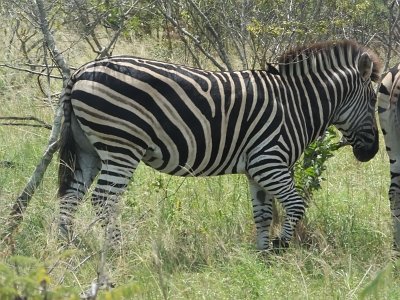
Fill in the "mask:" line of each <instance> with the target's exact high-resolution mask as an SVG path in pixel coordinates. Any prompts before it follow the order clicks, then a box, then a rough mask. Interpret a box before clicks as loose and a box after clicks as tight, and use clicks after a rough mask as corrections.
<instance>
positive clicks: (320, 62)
mask: <svg viewBox="0 0 400 300" xmlns="http://www.w3.org/2000/svg"><path fill="white" fill-rule="evenodd" d="M378 68H379V63H378V60H377V59H376V57H375V55H373V54H372V53H370V52H369V51H367V50H366V49H364V48H363V47H361V46H359V45H357V44H355V43H352V42H349V41H343V42H329V43H324V44H314V45H310V46H308V47H302V48H297V49H294V50H293V51H289V52H286V53H285V54H284V55H283V56H282V57H281V59H280V64H279V70H277V69H275V68H274V67H272V66H270V67H269V68H268V69H267V70H259V71H255V70H247V71H237V72H211V71H205V70H199V69H195V68H190V67H186V66H181V65H174V64H169V63H163V62H158V61H151V60H146V59H139V58H133V57H123V56H121V57H112V58H107V59H103V60H99V61H94V62H91V63H88V64H86V65H84V66H83V67H81V68H80V69H79V70H78V71H76V72H75V73H74V75H73V76H72V78H71V80H70V83H69V85H68V87H67V88H66V90H65V92H64V95H63V102H64V109H65V121H64V125H63V133H62V141H61V145H62V146H61V154H60V158H61V166H60V197H61V224H60V225H61V229H62V230H64V231H66V233H67V234H70V232H71V231H70V226H71V224H72V217H73V214H74V212H75V210H76V209H77V204H78V202H79V201H80V199H82V197H83V195H84V194H85V192H86V190H87V188H88V187H89V186H90V185H91V183H92V181H93V180H94V178H95V177H96V176H97V175H98V179H97V182H96V186H95V189H94V192H93V195H92V199H93V203H94V204H95V205H96V206H98V207H100V209H99V215H100V216H102V217H103V218H104V219H105V224H106V225H107V226H108V229H109V228H111V229H110V230H111V231H110V232H112V236H113V237H117V235H118V233H115V232H117V230H116V229H115V226H114V225H113V224H112V223H113V219H114V217H113V214H114V209H113V207H114V203H115V202H116V201H117V199H118V196H119V195H120V194H121V193H122V192H123V191H124V189H125V187H126V185H127V184H128V182H129V180H130V178H131V177H132V175H133V172H134V170H135V169H136V167H137V165H138V163H139V162H140V161H143V162H144V163H146V164H147V165H149V166H151V167H153V168H155V169H157V170H159V171H161V172H165V173H168V174H171V175H179V176H212V175H222V174H233V173H243V174H246V175H247V177H248V178H249V183H250V190H251V194H252V199H253V210H254V218H255V222H256V226H257V246H258V248H259V249H268V248H269V226H270V223H271V220H272V212H271V210H272V209H271V205H272V198H273V197H276V198H277V199H278V200H279V201H280V202H281V203H282V205H283V207H284V209H285V211H286V220H285V224H284V227H283V230H282V233H281V234H280V236H279V237H278V239H277V240H276V241H275V242H274V244H275V245H276V246H280V245H286V244H287V242H288V241H289V240H290V238H291V237H292V234H293V229H294V226H295V224H296V223H297V221H298V220H299V219H301V217H302V216H303V214H304V203H303V200H302V199H301V198H300V197H299V195H298V194H297V192H296V190H295V189H294V183H293V180H292V178H291V175H290V169H291V167H292V166H293V164H294V163H295V161H296V160H297V159H298V158H299V156H300V155H301V154H302V152H303V151H304V149H305V148H306V147H307V145H309V144H310V143H311V142H312V141H313V140H314V139H315V138H317V137H318V136H319V135H321V134H322V133H324V131H325V130H326V128H327V127H328V126H329V125H331V124H336V125H337V127H338V128H339V129H340V130H341V131H342V132H343V134H344V135H345V137H346V139H347V140H348V142H349V143H351V144H352V145H353V150H354V154H355V156H356V157H357V158H358V159H359V160H362V161H366V160H369V159H371V158H372V157H373V156H374V155H375V154H376V152H377V149H378V143H377V128H376V122H375V117H374V105H375V100H376V97H375V94H374V91H373V88H372V85H371V80H376V79H377V78H378V77H379V74H378V73H379V71H378Z"/></svg>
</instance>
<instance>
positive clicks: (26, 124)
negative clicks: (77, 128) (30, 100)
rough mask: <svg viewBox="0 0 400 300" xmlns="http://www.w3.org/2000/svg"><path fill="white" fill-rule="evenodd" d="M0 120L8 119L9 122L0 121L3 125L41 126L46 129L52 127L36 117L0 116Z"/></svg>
mask: <svg viewBox="0 0 400 300" xmlns="http://www.w3.org/2000/svg"><path fill="white" fill-rule="evenodd" d="M0 120H8V121H11V122H8V123H4V122H3V123H0V125H3V126H4V125H5V126H30V127H43V128H46V129H50V130H51V129H52V126H51V125H50V124H47V123H46V122H44V121H42V120H40V119H38V118H36V117H0ZM12 121H34V122H36V123H38V124H29V123H15V122H12Z"/></svg>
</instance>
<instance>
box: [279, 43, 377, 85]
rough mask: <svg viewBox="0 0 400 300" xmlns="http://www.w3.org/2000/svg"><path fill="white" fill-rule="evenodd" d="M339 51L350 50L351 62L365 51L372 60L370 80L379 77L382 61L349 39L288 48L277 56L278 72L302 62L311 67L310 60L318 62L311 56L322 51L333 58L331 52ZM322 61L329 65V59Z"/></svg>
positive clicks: (329, 57)
mask: <svg viewBox="0 0 400 300" xmlns="http://www.w3.org/2000/svg"><path fill="white" fill-rule="evenodd" d="M332 50H333V51H332ZM340 51H344V52H346V53H348V52H351V54H352V57H353V58H354V61H353V62H352V63H355V58H356V57H357V56H358V55H360V54H362V53H363V52H367V53H368V54H369V55H370V57H371V59H372V62H373V69H372V74H371V80H372V81H374V82H378V81H379V80H380V79H381V76H380V74H381V72H380V71H381V68H382V63H381V61H380V59H379V57H378V55H377V54H376V53H374V52H373V51H372V50H371V49H369V48H367V47H364V46H362V45H360V44H358V43H357V42H354V41H351V40H342V41H327V42H319V43H314V44H311V45H306V46H298V47H295V48H292V49H289V50H288V51H286V52H284V53H283V54H282V55H281V56H280V57H279V58H278V63H279V70H280V72H282V73H285V72H286V71H287V70H289V68H291V67H293V66H294V65H297V64H298V65H299V67H300V68H301V69H303V68H302V66H301V65H304V64H308V65H309V66H310V67H311V68H313V67H315V66H311V64H312V62H313V63H314V64H315V63H318V59H312V58H313V57H314V58H315V57H316V56H317V54H318V53H321V52H322V53H324V54H325V55H323V56H322V57H324V58H327V59H335V55H332V53H335V54H336V55H337V54H338V53H340ZM324 63H325V68H326V66H330V64H331V61H325V62H324Z"/></svg>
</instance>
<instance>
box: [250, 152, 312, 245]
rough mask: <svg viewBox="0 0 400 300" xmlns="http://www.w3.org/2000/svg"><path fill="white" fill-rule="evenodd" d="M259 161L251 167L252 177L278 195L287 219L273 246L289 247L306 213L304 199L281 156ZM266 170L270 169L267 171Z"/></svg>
mask: <svg viewBox="0 0 400 300" xmlns="http://www.w3.org/2000/svg"><path fill="white" fill-rule="evenodd" d="M258 161H259V162H258V163H255V164H254V165H255V167H253V168H252V167H251V166H250V167H249V174H250V177H251V178H252V179H253V180H254V181H255V182H256V183H257V184H258V185H259V186H261V187H263V188H264V190H265V191H267V194H269V195H271V196H274V197H276V198H277V199H278V200H279V202H280V203H281V204H282V207H283V209H284V211H285V221H284V224H283V227H282V231H281V233H280V234H279V237H278V238H277V239H276V240H274V241H273V247H274V248H281V247H287V246H288V243H289V241H290V240H291V239H292V236H293V232H294V229H295V226H296V224H297V222H298V221H299V220H300V219H302V217H303V215H304V211H305V206H304V200H303V199H302V198H301V197H300V196H299V194H298V193H297V191H296V189H295V185H294V182H293V179H292V177H291V175H290V172H289V169H288V167H287V166H286V165H285V164H284V163H282V162H281V161H280V160H279V158H277V159H276V160H274V159H273V158H272V157H271V156H269V157H268V156H267V157H266V158H265V161H266V162H268V164H265V165H264V166H262V165H261V164H260V161H263V159H262V158H261V159H259V160H258ZM271 166H272V167H271ZM265 170H269V171H268V172H265ZM270 202H271V201H270ZM270 205H272V204H270ZM271 210H272V209H271ZM271 214H272V213H271Z"/></svg>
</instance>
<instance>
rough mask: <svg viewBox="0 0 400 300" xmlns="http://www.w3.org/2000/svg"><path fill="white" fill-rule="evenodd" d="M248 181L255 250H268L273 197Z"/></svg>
mask: <svg viewBox="0 0 400 300" xmlns="http://www.w3.org/2000/svg"><path fill="white" fill-rule="evenodd" d="M248 179H249V187H250V193H251V200H252V204H253V216H254V222H255V224H256V230H257V249H258V250H269V248H270V246H269V234H270V233H269V231H270V226H271V222H272V199H273V196H272V195H270V194H269V193H267V192H266V190H265V189H264V188H263V187H261V186H260V185H259V184H258V183H256V182H255V181H254V180H252V179H251V178H248Z"/></svg>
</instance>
